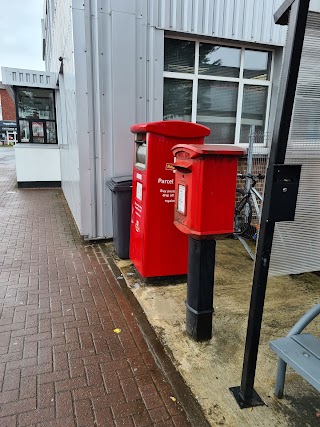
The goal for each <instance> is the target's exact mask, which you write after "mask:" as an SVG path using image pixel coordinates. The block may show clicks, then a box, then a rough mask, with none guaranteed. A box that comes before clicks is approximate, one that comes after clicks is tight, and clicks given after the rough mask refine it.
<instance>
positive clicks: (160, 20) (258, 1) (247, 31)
mask: <svg viewBox="0 0 320 427" xmlns="http://www.w3.org/2000/svg"><path fill="white" fill-rule="evenodd" d="M140 1H143V0H140ZM282 2H283V0H153V1H152V3H153V6H152V13H150V15H149V19H150V25H151V26H155V27H157V28H162V29H164V30H170V31H179V32H182V33H191V34H199V35H200V34H201V35H204V36H210V37H212V36H213V37H217V38H223V39H230V40H240V41H247V42H252V43H262V44H271V45H274V46H276V45H278V46H283V45H284V42H285V34H286V29H285V28H284V27H281V26H279V25H275V24H274V21H273V13H274V12H275V11H276V10H277V8H278V7H279V6H280V4H281V3H282ZM150 3H151V1H150Z"/></svg>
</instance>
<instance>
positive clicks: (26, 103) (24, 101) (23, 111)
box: [18, 88, 55, 120]
mask: <svg viewBox="0 0 320 427" xmlns="http://www.w3.org/2000/svg"><path fill="white" fill-rule="evenodd" d="M18 112H19V117H20V118H23V119H48V120H55V114H54V98H53V92H52V91H51V90H45V89H31V88H30V89H18Z"/></svg>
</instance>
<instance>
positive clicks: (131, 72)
mask: <svg viewBox="0 0 320 427" xmlns="http://www.w3.org/2000/svg"><path fill="white" fill-rule="evenodd" d="M281 3H282V0H273V1H270V0H237V1H235V0H107V1H105V0H65V1H63V2H61V1H57V0H46V1H45V2H44V18H43V22H42V28H43V59H44V61H45V64H46V73H40V72H36V71H32V70H29V71H28V70H12V69H4V70H3V75H4V76H5V77H4V80H5V83H6V85H7V86H10V87H11V88H13V89H14V92H15V96H16V97H19V96H20V97H24V99H31V101H32V102H31V103H30V105H29V107H30V108H33V103H34V102H35V100H36V98H37V97H38V98H39V97H40V98H42V101H43V94H42V95H41V93H39V94H38V95H39V96H38V95H36V94H35V92H34V93H33V94H31V95H30V93H31V92H32V91H36V90H40V89H43V90H46V91H52V93H53V95H49V92H46V93H47V101H46V104H45V106H44V108H43V109H42V110H41V109H40V110H41V111H42V112H41V111H40V110H39V108H38V107H36V108H35V110H36V112H35V114H38V117H33V116H32V114H30V111H31V110H30V108H29V110H28V111H29V112H28V113H27V114H26V113H25V112H23V114H22V115H20V112H19V111H18V116H19V117H18V118H19V120H18V125H19V136H20V142H21V143H20V144H18V147H17V150H19V147H20V146H21V145H23V143H25V145H24V146H23V147H22V148H21V147H20V149H21V150H24V151H25V150H26V149H27V148H26V146H27V145H28V149H29V151H28V153H30V156H31V157H32V158H36V157H37V156H38V155H39V152H41V156H42V157H41V158H42V163H43V164H46V165H47V163H46V162H48V161H53V160H52V159H53V158H54V159H55V160H54V164H55V166H54V168H55V171H56V172H57V173H55V176H54V177H51V178H52V179H51V178H50V180H49V179H46V180H47V181H50V182H54V181H56V182H59V183H60V182H61V185H62V188H63V191H64V194H65V197H66V199H67V202H68V204H69V206H70V209H71V211H72V214H73V216H74V218H75V221H76V223H77V226H78V228H79V231H80V233H81V235H83V236H84V237H85V238H87V239H98V238H109V237H112V212H111V195H110V192H109V190H108V189H107V187H106V181H107V180H108V179H109V178H110V177H112V176H121V175H128V174H130V173H131V171H132V159H133V149H134V146H133V138H132V135H131V134H130V130H129V128H130V126H131V125H132V124H134V123H139V122H145V121H155V120H163V119H165V120H170V119H181V120H189V121H194V122H199V123H202V124H205V125H206V126H208V127H210V129H211V137H210V138H209V139H208V141H207V142H210V143H227V144H239V145H241V146H244V147H245V146H246V144H247V142H248V135H249V132H251V131H254V132H255V133H256V134H257V135H260V136H259V139H257V141H256V143H257V146H259V149H260V150H261V151H263V150H264V149H266V148H267V146H268V142H269V138H268V135H270V134H271V133H272V130H273V122H274V116H275V107H276V101H277V92H278V88H279V78H280V69H281V61H282V53H283V46H284V44H285V37H286V28H285V27H281V26H277V25H275V24H274V21H273V13H274V12H275V11H276V10H277V8H278V7H279V5H280V4H281ZM317 8H318V5H317V1H316V0H312V1H311V9H312V10H315V11H316V12H317ZM14 75H15V76H14ZM27 75H29V77H28V76H27ZM33 75H34V76H35V77H33ZM41 76H42V80H41ZM40 83H41V84H40ZM30 91H31V92H30ZM28 93H29V94H28ZM50 96H53V98H52V99H53V101H52V102H53V103H54V108H53V107H52V105H53V104H52V102H51V104H50V100H49V98H50ZM28 97H29V98H28ZM42 101H41V102H42ZM50 105H51V107H52V108H51V107H50ZM18 108H19V101H18ZM39 112H40V115H39ZM33 123H36V124H35V125H34V124H33ZM22 129H24V131H22ZM26 132H29V139H28V138H27V137H26ZM54 132H55V133H54ZM23 137H24V139H25V141H24V142H23V141H22V139H23ZM40 147H41V148H40ZM36 151H37V152H38V154H36ZM32 152H33V153H32ZM53 153H54V155H53ZM24 155H25V154H24ZM45 159H46V160H45ZM50 159H51V160H50ZM58 169H59V173H60V175H59V173H58ZM24 179H26V178H24ZM34 179H35V180H36V181H43V179H42V178H39V177H38V178H37V179H36V178H34Z"/></svg>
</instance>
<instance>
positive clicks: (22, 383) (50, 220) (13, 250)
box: [0, 164, 189, 427]
mask: <svg viewBox="0 0 320 427" xmlns="http://www.w3.org/2000/svg"><path fill="white" fill-rule="evenodd" d="M0 314H1V317H0V362H1V363H0V386H1V394H0V426H1V427H9V426H10V427H11V426H21V427H22V426H28V427H29V426H39V427H40V426H44V427H52V426H61V427H70V426H78V427H89V426H104V427H109V426H110V427H111V426H126V427H144V426H158V427H169V426H172V427H174V426H176V427H178V426H181V427H186V426H188V425H189V423H188V421H187V419H186V416H185V414H184V412H182V411H181V409H180V407H179V406H178V404H177V403H174V402H173V401H172V400H171V399H170V396H171V395H173V391H172V389H171V388H170V386H169V384H168V383H167V382H166V381H165V380H164V377H163V376H162V374H161V372H160V370H159V369H158V368H157V365H156V364H155V362H154V359H153V357H152V355H151V353H150V352H149V351H148V348H147V345H146V343H145V341H144V338H143V336H142V334H141V333H140V329H139V327H138V326H137V324H136V322H135V318H134V316H133V315H132V310H131V307H130V305H129V303H128V302H127V300H126V298H125V297H124V295H123V294H122V292H121V289H120V287H119V286H118V284H117V282H116V280H115V278H114V276H113V274H112V272H111V271H110V269H109V266H108V264H107V263H106V261H105V259H104V258H103V255H102V253H101V252H99V249H98V246H97V247H96V248H95V247H94V246H91V245H89V244H87V245H86V244H83V242H82V241H81V239H80V238H79V237H78V234H77V231H76V228H75V225H74V222H73V219H72V217H71V215H70V212H69V210H68V208H67V205H66V203H65V201H64V197H63V194H62V192H61V190H18V189H17V188H15V171H14V167H12V166H8V165H1V164H0ZM115 328H120V329H121V331H122V332H121V333H120V334H119V335H117V334H115V333H114V332H113V330H114V329H115Z"/></svg>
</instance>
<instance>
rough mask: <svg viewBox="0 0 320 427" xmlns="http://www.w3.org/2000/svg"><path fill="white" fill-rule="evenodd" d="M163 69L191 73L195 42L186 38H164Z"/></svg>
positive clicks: (192, 70)
mask: <svg viewBox="0 0 320 427" xmlns="http://www.w3.org/2000/svg"><path fill="white" fill-rule="evenodd" d="M164 52H165V55H164V71H171V72H174V73H193V72H194V57H195V43H194V42H190V41H187V40H176V39H165V40H164Z"/></svg>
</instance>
